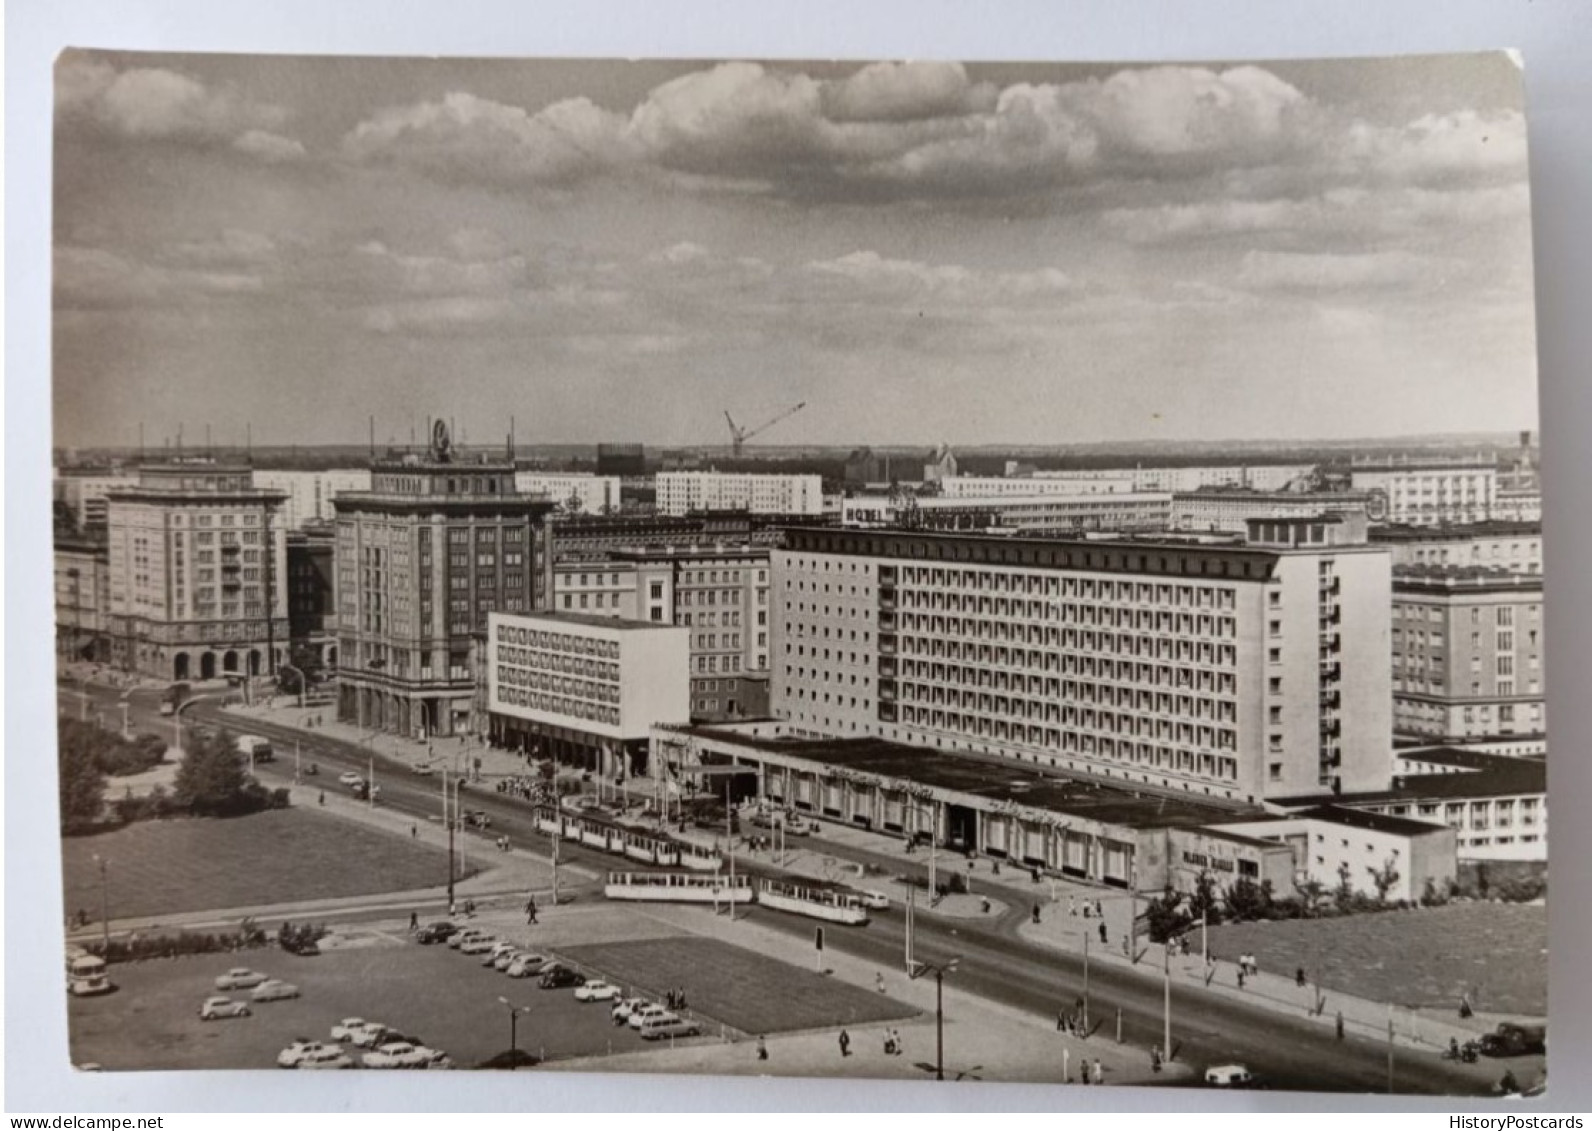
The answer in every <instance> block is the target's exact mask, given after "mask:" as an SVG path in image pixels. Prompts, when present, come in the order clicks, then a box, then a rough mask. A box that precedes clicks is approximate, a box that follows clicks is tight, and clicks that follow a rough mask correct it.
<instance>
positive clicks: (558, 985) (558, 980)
mask: <svg viewBox="0 0 1592 1131" xmlns="http://www.w3.org/2000/svg"><path fill="white" fill-rule="evenodd" d="M585 980H586V979H585V978H583V977H581V976H580V975H579V974H577V973H575V971H573V970H571V969H570V968H569V967H567V966H554V967H552V968H551V969H548V970H544V971H542V982H541V985H542V989H544V990H563V989H568V988H569V987H571V986H578V985H580V984H581V983H582V982H584V981H585Z"/></svg>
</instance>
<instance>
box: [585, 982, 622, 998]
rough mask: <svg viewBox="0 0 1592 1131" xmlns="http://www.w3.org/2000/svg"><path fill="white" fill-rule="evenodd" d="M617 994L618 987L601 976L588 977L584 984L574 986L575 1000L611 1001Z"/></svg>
mask: <svg viewBox="0 0 1592 1131" xmlns="http://www.w3.org/2000/svg"><path fill="white" fill-rule="evenodd" d="M618 996H619V987H618V986H616V985H614V984H613V983H612V982H605V981H603V979H601V978H591V979H588V980H587V982H586V983H585V984H584V985H581V986H576V987H575V1000H576V1001H613V1000H614V999H615V998H616V997H618Z"/></svg>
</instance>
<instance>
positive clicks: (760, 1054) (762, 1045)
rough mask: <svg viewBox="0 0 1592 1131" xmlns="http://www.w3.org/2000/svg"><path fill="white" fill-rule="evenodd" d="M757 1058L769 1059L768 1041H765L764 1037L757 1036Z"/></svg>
mask: <svg viewBox="0 0 1592 1131" xmlns="http://www.w3.org/2000/svg"><path fill="white" fill-rule="evenodd" d="M757 1059H758V1060H767V1059H768V1042H767V1041H765V1040H764V1039H763V1038H762V1037H758V1038H757Z"/></svg>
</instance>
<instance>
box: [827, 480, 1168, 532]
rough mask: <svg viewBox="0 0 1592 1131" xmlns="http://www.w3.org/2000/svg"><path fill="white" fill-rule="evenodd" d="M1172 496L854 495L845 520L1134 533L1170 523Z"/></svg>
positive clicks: (845, 506) (844, 512)
mask: <svg viewBox="0 0 1592 1131" xmlns="http://www.w3.org/2000/svg"><path fill="white" fill-rule="evenodd" d="M1171 514H1172V496H1171V495H1168V494H1165V493H1157V492H1132V493H1129V492H1114V491H1100V492H1093V493H1084V494H1063V493H1050V494H1040V495H992V496H949V497H947V496H936V495H923V496H916V497H911V498H908V497H906V496H894V495H852V496H850V497H849V498H847V499H845V500H844V501H843V502H842V504H841V513H840V521H841V525H843V526H901V525H913V524H918V525H921V526H923V527H926V528H928V529H932V530H987V529H995V528H1000V529H1005V530H1012V531H1022V532H1024V533H1036V534H1092V533H1100V532H1104V533H1117V534H1120V533H1133V532H1139V531H1153V530H1164V529H1166V526H1167V523H1168V522H1169V521H1170V518H1171Z"/></svg>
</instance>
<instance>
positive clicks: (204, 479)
mask: <svg viewBox="0 0 1592 1131" xmlns="http://www.w3.org/2000/svg"><path fill="white" fill-rule="evenodd" d="M106 503H107V514H106V532H107V555H108V562H107V568H108V571H109V587H110V608H109V615H108V617H107V621H106V631H107V632H108V634H109V636H110V655H111V662H113V663H115V664H117V665H119V666H121V667H123V668H125V669H126V670H127V671H136V672H140V673H142V674H144V675H147V676H150V677H152V678H154V679H164V680H190V679H214V678H216V677H217V676H221V675H236V676H243V675H251V676H254V675H267V674H270V673H272V672H274V671H276V668H277V665H278V664H279V663H281V661H282V660H283V659H284V658H285V654H286V649H287V645H288V610H287V585H286V582H285V577H286V567H287V529H286V523H285V522H284V506H285V503H286V496H285V495H284V494H283V493H282V492H280V491H272V490H266V489H262V488H258V487H256V486H255V485H254V482H253V477H252V474H251V472H250V469H249V468H248V467H246V466H242V465H233V464H220V463H216V462H214V461H213V460H209V459H190V460H180V461H176V462H172V463H163V464H151V465H146V466H145V467H142V468H140V469H139V474H138V480H137V482H136V483H134V484H128V485H123V486H121V487H117V488H114V489H112V490H111V491H109V492H108V493H107V495H106Z"/></svg>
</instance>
